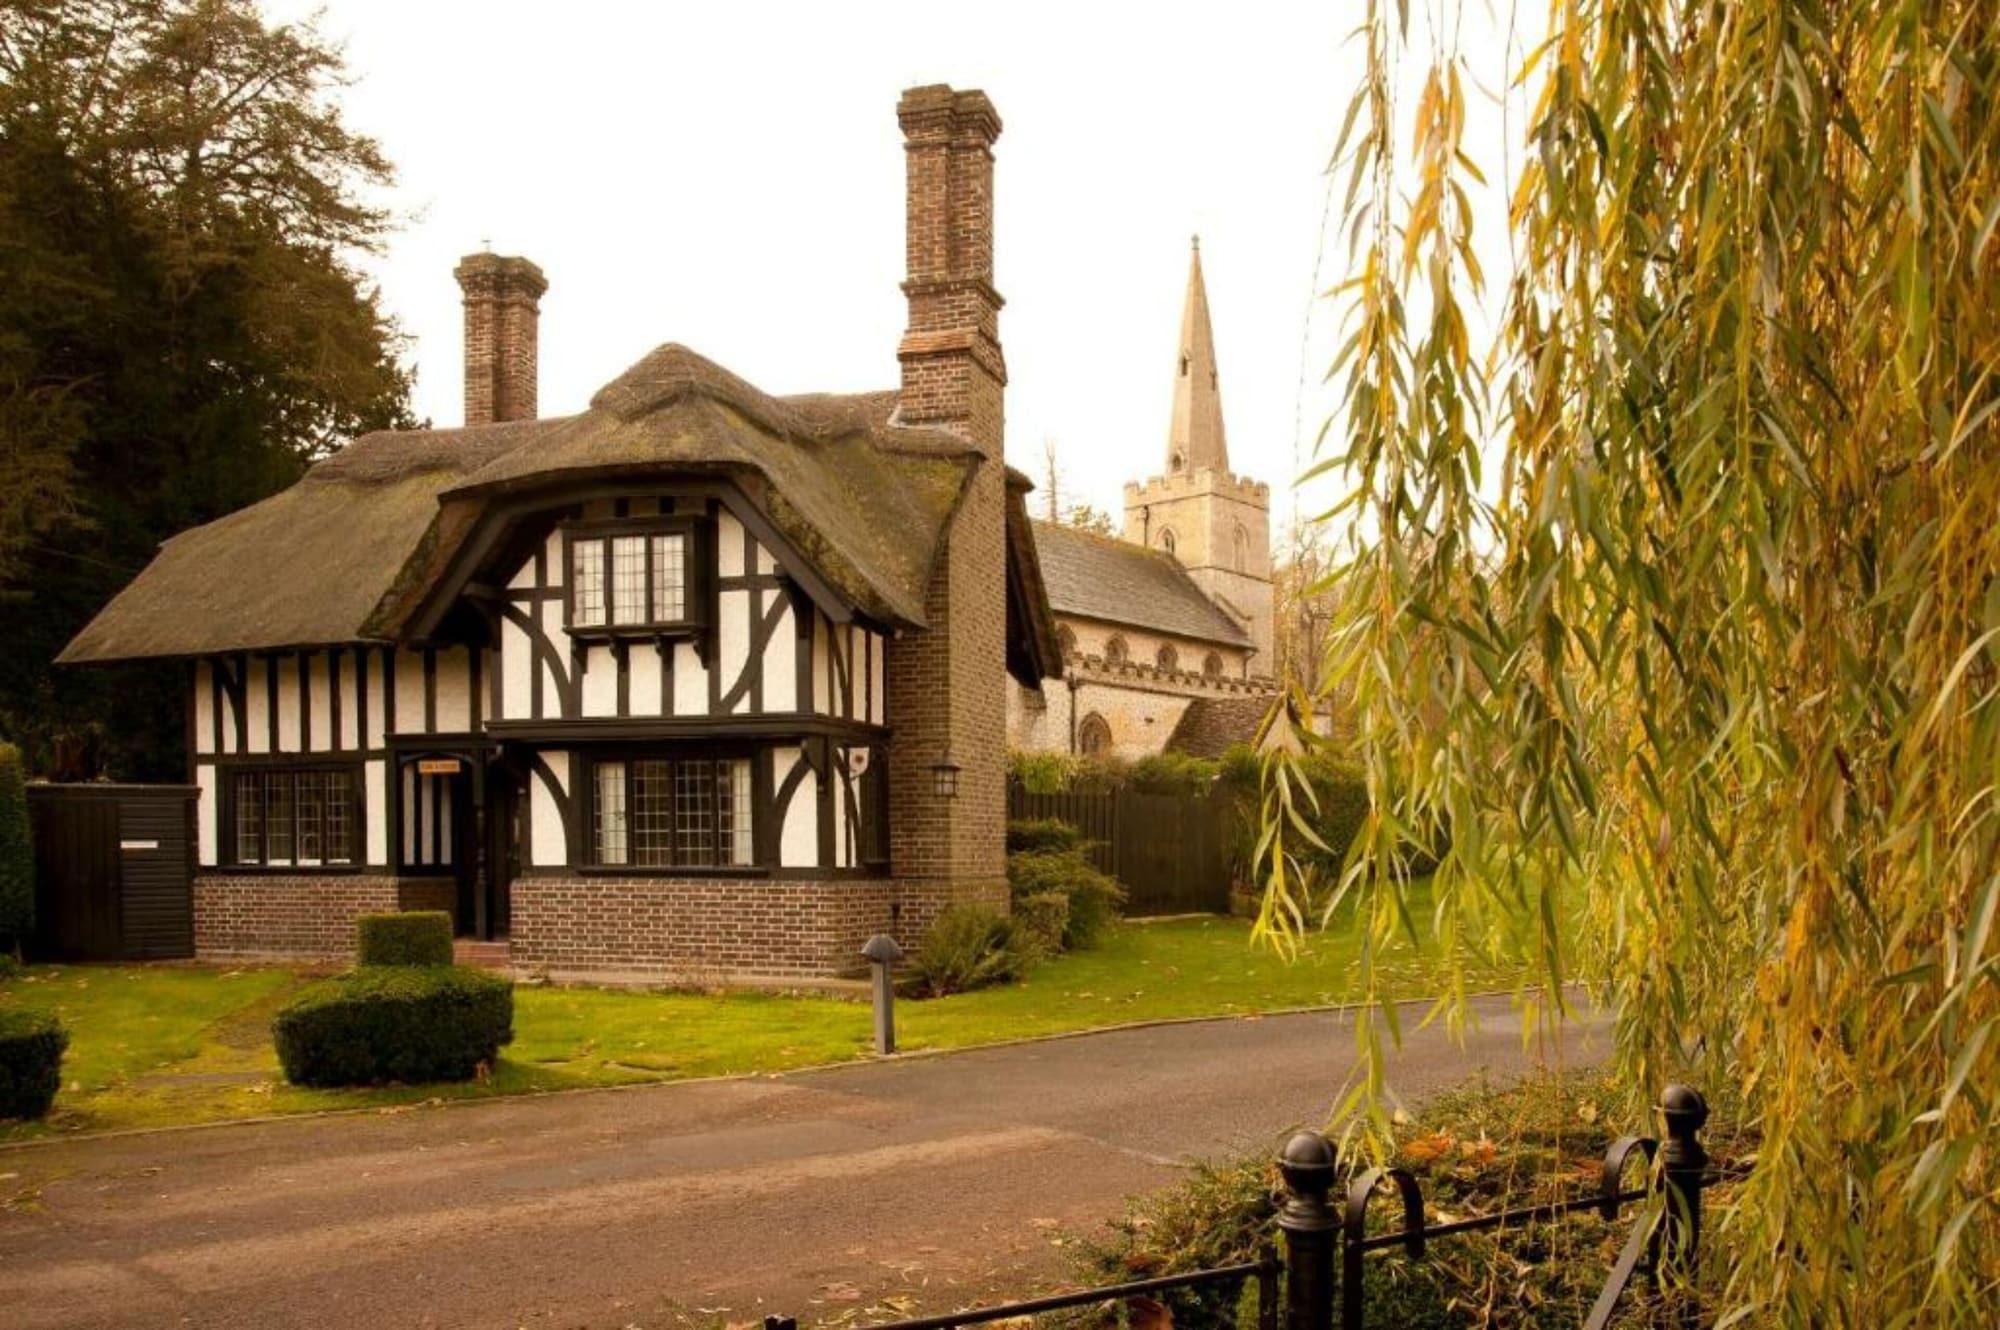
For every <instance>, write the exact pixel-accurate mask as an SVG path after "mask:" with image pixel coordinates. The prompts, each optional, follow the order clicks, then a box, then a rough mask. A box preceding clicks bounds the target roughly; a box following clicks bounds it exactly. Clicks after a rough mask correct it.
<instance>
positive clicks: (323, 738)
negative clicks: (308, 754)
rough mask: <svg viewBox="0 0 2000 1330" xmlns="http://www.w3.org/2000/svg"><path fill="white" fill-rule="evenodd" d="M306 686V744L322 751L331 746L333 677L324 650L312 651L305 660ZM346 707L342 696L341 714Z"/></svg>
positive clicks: (317, 750) (315, 750) (344, 712)
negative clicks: (308, 724)
mask: <svg viewBox="0 0 2000 1330" xmlns="http://www.w3.org/2000/svg"><path fill="white" fill-rule="evenodd" d="M306 688H307V695H308V697H309V699H310V700H311V702H312V705H311V706H310V707H308V708H307V711H309V712H310V713H311V716H312V725H311V729H312V732H311V733H310V734H308V735H307V736H306V746H307V747H308V748H310V749H312V750H313V751H314V752H315V753H324V752H326V751H328V750H329V749H331V748H332V747H333V678H332V674H331V672H330V671H329V669H328V668H327V662H326V655H325V653H324V652H314V653H313V655H312V657H311V658H310V659H309V660H307V662H306ZM346 707H347V699H346V698H342V699H341V711H342V714H343V715H345V714H346Z"/></svg>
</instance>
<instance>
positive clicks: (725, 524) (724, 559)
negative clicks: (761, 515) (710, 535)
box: [715, 508, 743, 577]
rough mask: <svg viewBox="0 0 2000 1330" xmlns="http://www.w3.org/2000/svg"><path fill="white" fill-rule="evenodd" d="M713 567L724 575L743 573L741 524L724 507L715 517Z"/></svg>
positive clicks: (740, 574)
mask: <svg viewBox="0 0 2000 1330" xmlns="http://www.w3.org/2000/svg"><path fill="white" fill-rule="evenodd" d="M715 568H716V571H717V572H719V573H720V574H722V576H724V577H741V576H742V575H743V524H742V523H741V522H739V521H737V520H736V518H735V515H734V514H732V513H730V512H729V510H728V509H726V508H725V509H723V510H722V511H721V512H720V513H718V514H716V519H715Z"/></svg>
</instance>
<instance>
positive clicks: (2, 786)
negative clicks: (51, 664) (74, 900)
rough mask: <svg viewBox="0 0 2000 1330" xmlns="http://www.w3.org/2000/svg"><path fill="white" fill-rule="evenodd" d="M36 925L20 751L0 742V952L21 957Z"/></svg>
mask: <svg viewBox="0 0 2000 1330" xmlns="http://www.w3.org/2000/svg"><path fill="white" fill-rule="evenodd" d="M34 926H35V850H34V842H33V841H32V840H31V839H30V836H29V829H28V785H27V776H26V773H25V772H23V771H22V769H21V750H20V749H18V748H16V747H15V746H14V745H13V744H10V743H0V954H4V955H9V956H12V957H13V958H14V959H15V960H17V961H18V960H19V959H21V948H22V947H23V945H24V944H25V943H26V942H27V941H28V938H29V935H30V934H31V933H32V932H33V931H34Z"/></svg>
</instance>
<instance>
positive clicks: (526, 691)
mask: <svg viewBox="0 0 2000 1330" xmlns="http://www.w3.org/2000/svg"><path fill="white" fill-rule="evenodd" d="M534 667H535V659H534V652H533V650H532V649H531V648H530V646H529V642H528V633H527V630H526V629H524V628H522V627H521V625H519V624H517V623H514V622H513V621H511V620H502V622H501V624H500V653H499V661H498V668H499V670H500V706H501V710H502V712H503V718H504V719H507V720H525V719H527V718H528V716H529V715H530V704H531V703H532V701H533V698H534V693H533V691H532V690H533V688H534V676H533V673H532V671H533V670H534Z"/></svg>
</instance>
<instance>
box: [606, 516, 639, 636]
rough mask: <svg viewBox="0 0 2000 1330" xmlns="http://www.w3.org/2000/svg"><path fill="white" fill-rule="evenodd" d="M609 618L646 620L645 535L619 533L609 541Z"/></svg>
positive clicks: (617, 620)
mask: <svg viewBox="0 0 2000 1330" xmlns="http://www.w3.org/2000/svg"><path fill="white" fill-rule="evenodd" d="M611 620H612V622H613V623H644V622H645V621H646V538H645V537H644V536H620V537H618V539H616V540H614V541H612V542H611Z"/></svg>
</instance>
